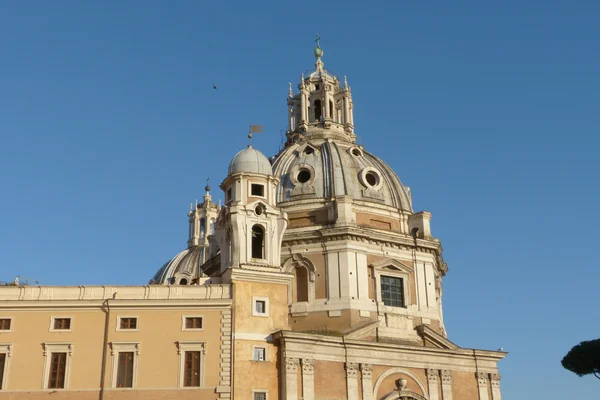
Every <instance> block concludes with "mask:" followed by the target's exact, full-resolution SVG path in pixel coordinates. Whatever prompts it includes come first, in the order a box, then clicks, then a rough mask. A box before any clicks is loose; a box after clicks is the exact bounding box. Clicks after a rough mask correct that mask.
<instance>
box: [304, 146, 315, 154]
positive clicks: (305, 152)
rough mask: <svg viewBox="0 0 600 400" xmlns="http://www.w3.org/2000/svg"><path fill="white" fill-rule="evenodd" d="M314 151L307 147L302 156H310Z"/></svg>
mask: <svg viewBox="0 0 600 400" xmlns="http://www.w3.org/2000/svg"><path fill="white" fill-rule="evenodd" d="M314 152H315V151H314V150H313V148H312V147H310V146H309V147H307V148H306V149H304V155H307V156H308V155H311V154H312V153H314Z"/></svg>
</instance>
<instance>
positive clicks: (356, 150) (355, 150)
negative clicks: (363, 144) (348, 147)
mask: <svg viewBox="0 0 600 400" xmlns="http://www.w3.org/2000/svg"><path fill="white" fill-rule="evenodd" d="M352 154H353V155H354V156H356V157H360V156H361V155H362V154H361V153H360V150H359V149H352Z"/></svg>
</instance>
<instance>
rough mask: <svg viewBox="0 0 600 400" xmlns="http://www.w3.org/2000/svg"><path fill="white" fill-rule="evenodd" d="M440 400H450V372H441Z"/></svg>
mask: <svg viewBox="0 0 600 400" xmlns="http://www.w3.org/2000/svg"><path fill="white" fill-rule="evenodd" d="M442 399H443V400H452V371H448V370H447V369H444V370H442Z"/></svg>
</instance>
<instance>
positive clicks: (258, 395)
mask: <svg viewBox="0 0 600 400" xmlns="http://www.w3.org/2000/svg"><path fill="white" fill-rule="evenodd" d="M254 400H267V392H254Z"/></svg>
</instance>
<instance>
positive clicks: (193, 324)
mask: <svg viewBox="0 0 600 400" xmlns="http://www.w3.org/2000/svg"><path fill="white" fill-rule="evenodd" d="M185 329H202V317H186V319H185Z"/></svg>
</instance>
